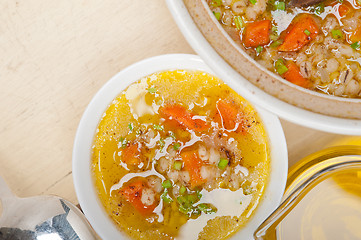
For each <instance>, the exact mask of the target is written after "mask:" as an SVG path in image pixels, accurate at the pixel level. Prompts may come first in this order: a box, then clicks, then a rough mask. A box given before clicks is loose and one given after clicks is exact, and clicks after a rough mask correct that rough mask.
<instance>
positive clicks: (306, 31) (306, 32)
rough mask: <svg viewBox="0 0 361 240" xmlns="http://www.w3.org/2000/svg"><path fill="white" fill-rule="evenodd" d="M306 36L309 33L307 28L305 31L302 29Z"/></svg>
mask: <svg viewBox="0 0 361 240" xmlns="http://www.w3.org/2000/svg"><path fill="white" fill-rule="evenodd" d="M303 32H304V33H305V34H306V35H307V36H310V35H311V32H310V31H308V30H307V29H306V30H305V31H303Z"/></svg>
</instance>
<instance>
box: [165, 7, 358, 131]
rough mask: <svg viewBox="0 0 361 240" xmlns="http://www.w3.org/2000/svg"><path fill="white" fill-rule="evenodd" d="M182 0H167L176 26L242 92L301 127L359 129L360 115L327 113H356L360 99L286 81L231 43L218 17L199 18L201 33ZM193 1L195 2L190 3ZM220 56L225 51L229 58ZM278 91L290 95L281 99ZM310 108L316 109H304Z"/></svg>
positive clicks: (231, 85)
mask: <svg viewBox="0 0 361 240" xmlns="http://www.w3.org/2000/svg"><path fill="white" fill-rule="evenodd" d="M183 1H186V0H183ZM183 1H175V0H167V4H168V8H169V10H170V12H171V13H172V15H173V18H174V20H175V21H176V23H177V25H178V27H179V29H180V30H181V32H182V33H183V35H184V36H185V38H186V40H187V41H188V42H189V44H190V45H191V46H192V48H193V49H194V51H196V52H197V54H198V55H199V56H200V57H201V58H202V59H203V60H204V61H205V62H206V63H207V64H208V65H209V66H210V67H211V68H212V69H213V70H214V72H216V74H217V75H218V76H219V77H220V78H221V79H223V80H224V81H225V82H226V83H227V84H228V85H229V86H230V87H232V88H233V89H235V90H236V91H237V92H238V93H239V94H240V95H242V96H243V97H245V98H247V99H248V100H249V101H250V102H251V103H253V104H255V105H258V106H260V107H262V108H265V109H267V110H268V111H270V112H272V113H275V114H276V115H278V116H279V117H281V118H283V119H285V120H288V121H290V122H293V123H296V124H299V125H302V126H305V127H309V128H313V129H316V130H321V131H326V132H332V133H338V134H347V135H361V120H360V119H356V118H355V119H352V118H346V117H339V116H331V113H332V111H333V110H334V111H335V112H337V111H339V112H340V113H339V114H338V115H340V116H341V115H342V114H341V112H343V114H345V115H347V114H351V113H352V114H351V115H350V116H353V115H355V114H356V115H357V116H360V112H359V110H358V109H360V107H361V102H360V99H346V98H340V97H334V96H327V95H326V94H321V93H316V92H314V91H311V90H307V89H303V88H301V87H299V86H296V85H293V84H290V83H289V82H287V81H285V80H283V79H282V78H280V77H279V76H276V75H275V74H272V73H271V72H270V71H268V70H266V69H265V68H264V67H262V66H260V65H259V64H258V63H256V62H255V61H254V60H253V59H252V58H251V57H249V56H248V55H247V54H246V53H244V52H243V51H242V50H240V49H239V47H237V46H235V45H236V44H235V43H234V42H233V40H232V39H231V38H230V37H229V36H228V34H227V33H226V32H225V31H224V30H223V29H222V27H221V26H220V25H219V24H218V23H214V22H213V23H212V22H211V21H212V19H211V20H210V21H209V23H208V22H207V23H204V22H203V23H199V24H202V26H203V27H204V30H203V33H205V34H206V33H208V35H206V36H207V38H206V37H205V36H204V35H203V34H202V32H201V31H200V29H199V28H198V27H197V25H196V23H195V22H194V20H193V18H192V17H191V15H190V14H189V12H188V9H187V7H186V6H185V4H184V3H183ZM187 2H189V4H190V5H192V11H193V12H194V11H197V10H199V9H201V10H203V11H202V12H199V13H197V14H198V15H197V16H198V17H204V15H212V13H207V11H206V10H205V9H204V7H199V6H198V5H202V4H204V1H203V0H194V1H191V0H187ZM196 3H197V4H196ZM193 4H194V5H197V7H193ZM208 12H210V11H208ZM194 14H196V13H194ZM203 20H204V19H203ZM213 20H214V19H213ZM206 24H208V25H206ZM218 36H219V37H218ZM210 42H212V43H210ZM217 50H218V51H217ZM219 51H224V53H223V57H222V56H221V55H220V54H219V53H218V52H219ZM236 53H238V54H236ZM224 57H228V59H227V61H226V60H225V59H224ZM229 62H236V63H237V64H238V67H232V66H231V65H230V64H229ZM238 68H243V69H242V70H240V69H238ZM240 72H242V74H243V75H248V77H249V78H250V79H249V80H247V79H245V78H244V77H242V76H241V75H240ZM252 79H253V82H252V81H251V80H252ZM255 79H258V81H259V82H260V83H262V84H263V88H264V89H262V88H261V87H262V86H261V85H260V86H257V85H256V84H254V83H255ZM292 85H293V86H292ZM282 94H283V95H285V96H287V98H288V99H286V100H285V99H284V100H282V98H283V97H282ZM292 101H293V103H292V104H291V103H290V102H292ZM298 106H300V107H298ZM301 106H303V107H301ZM313 108H314V111H311V110H307V109H313ZM330 111H331V112H330ZM322 112H323V113H322Z"/></svg>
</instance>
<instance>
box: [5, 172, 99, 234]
mask: <svg viewBox="0 0 361 240" xmlns="http://www.w3.org/2000/svg"><path fill="white" fill-rule="evenodd" d="M0 239H1V240H23V239H24V240H25V239H26V240H43V239H44V240H45V239H52V240H65V239H66V240H79V239H81V240H83V239H84V240H85V239H86V240H95V239H97V237H96V234H95V232H94V231H93V229H92V228H91V227H90V225H89V223H88V221H87V220H86V218H85V216H84V215H83V213H82V212H81V211H80V210H79V209H78V208H77V207H76V206H75V205H74V204H72V203H71V202H69V201H67V200H64V199H61V198H59V197H56V196H36V197H29V198H19V197H17V196H15V195H14V194H13V193H12V192H11V190H10V189H9V188H8V186H7V185H6V183H5V181H4V179H3V178H2V177H1V176H0Z"/></svg>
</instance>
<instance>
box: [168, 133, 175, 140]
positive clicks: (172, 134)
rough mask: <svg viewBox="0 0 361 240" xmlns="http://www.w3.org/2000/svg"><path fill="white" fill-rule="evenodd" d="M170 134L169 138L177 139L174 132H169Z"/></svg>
mask: <svg viewBox="0 0 361 240" xmlns="http://www.w3.org/2000/svg"><path fill="white" fill-rule="evenodd" d="M168 134H169V137H171V138H173V139H175V135H174V132H172V131H169V132H168Z"/></svg>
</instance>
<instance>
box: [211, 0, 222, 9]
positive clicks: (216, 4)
mask: <svg viewBox="0 0 361 240" xmlns="http://www.w3.org/2000/svg"><path fill="white" fill-rule="evenodd" d="M211 4H212V6H213V7H219V6H221V5H222V0H212V3H211Z"/></svg>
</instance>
